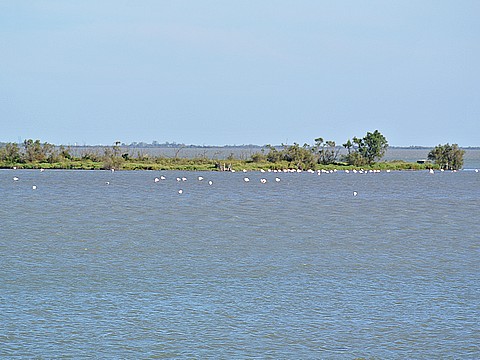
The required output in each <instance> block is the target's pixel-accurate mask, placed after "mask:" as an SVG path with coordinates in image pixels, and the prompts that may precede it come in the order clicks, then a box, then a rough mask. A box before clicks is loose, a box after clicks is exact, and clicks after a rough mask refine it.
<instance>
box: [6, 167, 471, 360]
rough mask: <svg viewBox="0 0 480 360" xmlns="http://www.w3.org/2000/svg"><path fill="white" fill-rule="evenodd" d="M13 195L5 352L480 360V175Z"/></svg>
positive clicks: (17, 187)
mask: <svg viewBox="0 0 480 360" xmlns="http://www.w3.org/2000/svg"><path fill="white" fill-rule="evenodd" d="M160 175H164V176H165V177H166V179H165V180H161V181H159V182H154V178H155V177H160ZM184 176H185V177H187V180H186V181H180V182H178V181H176V178H177V177H180V178H181V177H184ZM198 176H203V177H204V178H205V179H204V180H203V181H199V180H198V179H197V177H198ZM245 176H248V177H249V178H250V182H245V181H244V180H243V178H244V177H245ZM13 177H18V181H14V180H13ZM275 177H278V178H279V179H280V181H279V182H276V181H275ZM261 178H265V179H267V183H266V184H262V183H261V182H260V179H261ZM208 181H212V184H211V185H209V184H208ZM107 183H108V184H107ZM34 185H35V186H36V190H33V189H32V186H34ZM180 189H182V190H183V193H182V194H179V193H178V191H179V190H180ZM354 191H355V192H356V193H357V195H356V196H353V192H354ZM0 193H1V207H0V264H1V271H0V358H2V359H5V358H7V359H8V358H38V359H51V358H66V359H69V358H70V359H81V358H112V359H120V358H124V359H140V358H141V359H187V358H188V359H191V358H198V359H207V358H210V359H215V358H217V359H231V358H242V359H243V358H262V359H263V358H265V359H324V358H325V359H336V358H338V359H354V358H358V357H364V358H381V359H414V358H415V359H421V358H430V359H438V358H442V359H445V358H451V359H460V358H461V359H478V358H480V348H479V344H480V335H479V334H480V324H479V320H478V319H479V316H480V288H479V274H480V271H479V270H480V265H479V263H480V262H479V255H480V216H479V214H480V172H478V173H477V172H475V171H459V172H456V173H453V172H443V173H441V172H436V173H435V174H433V175H432V174H429V173H428V172H426V171H419V172H409V171H405V172H391V173H386V172H382V173H375V174H373V173H368V174H359V173H357V174H353V173H349V174H347V173H344V172H338V173H333V174H322V175H320V176H318V175H316V174H310V173H306V172H303V173H298V174H297V173H295V174H290V173H287V174H283V173H282V174H274V173H260V172H251V173H247V174H244V173H241V172H237V173H217V172H204V173H195V172H174V171H172V172H151V171H143V172H133V171H132V172H121V171H117V172H108V171H45V172H40V171H38V170H37V171H27V170H16V171H15V170H0Z"/></svg>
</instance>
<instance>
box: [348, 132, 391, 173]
mask: <svg viewBox="0 0 480 360" xmlns="http://www.w3.org/2000/svg"><path fill="white" fill-rule="evenodd" d="M352 141H353V142H352ZM352 141H350V140H348V141H347V142H346V143H345V144H343V146H344V147H345V148H347V150H348V154H347V155H346V156H345V161H346V162H347V163H349V164H351V165H357V166H362V165H372V164H373V163H375V162H376V161H377V160H380V159H381V158H382V157H383V156H384V155H385V152H386V151H387V148H388V141H387V139H386V138H385V136H383V135H382V134H381V133H380V132H379V131H378V130H375V131H374V132H373V133H371V132H367V135H365V137H363V138H361V139H360V138H357V137H354V138H353V139H352ZM352 149H353V151H352Z"/></svg>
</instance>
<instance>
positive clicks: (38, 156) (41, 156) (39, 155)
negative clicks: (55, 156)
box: [23, 139, 55, 162]
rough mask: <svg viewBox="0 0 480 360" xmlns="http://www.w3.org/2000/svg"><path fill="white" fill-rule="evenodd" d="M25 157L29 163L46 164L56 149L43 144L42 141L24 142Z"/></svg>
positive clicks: (50, 145)
mask: <svg viewBox="0 0 480 360" xmlns="http://www.w3.org/2000/svg"><path fill="white" fill-rule="evenodd" d="M23 148H24V151H25V152H24V157H25V161H27V162H34V161H38V162H45V161H47V159H48V158H49V157H50V155H51V154H52V153H53V152H54V151H55V147H54V146H53V145H52V144H49V143H47V142H45V143H43V144H41V143H40V140H35V141H33V140H32V139H28V140H25V141H24V142H23Z"/></svg>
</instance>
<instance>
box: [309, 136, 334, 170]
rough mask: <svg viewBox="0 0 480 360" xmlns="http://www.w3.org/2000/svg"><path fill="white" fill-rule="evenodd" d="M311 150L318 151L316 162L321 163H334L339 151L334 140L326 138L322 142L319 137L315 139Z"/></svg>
mask: <svg viewBox="0 0 480 360" xmlns="http://www.w3.org/2000/svg"><path fill="white" fill-rule="evenodd" d="M313 151H314V152H317V153H318V163H319V164H323V165H328V164H333V163H335V162H336V161H337V157H338V153H339V149H337V145H336V144H335V141H332V140H327V141H325V142H324V141H323V138H321V137H319V138H316V139H315V145H314V147H313Z"/></svg>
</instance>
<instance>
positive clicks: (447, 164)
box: [428, 143, 465, 170]
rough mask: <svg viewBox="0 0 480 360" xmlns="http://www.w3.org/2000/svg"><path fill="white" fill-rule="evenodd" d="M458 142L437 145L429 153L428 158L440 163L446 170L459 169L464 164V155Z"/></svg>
mask: <svg viewBox="0 0 480 360" xmlns="http://www.w3.org/2000/svg"><path fill="white" fill-rule="evenodd" d="M464 154H465V150H461V149H460V148H459V147H458V145H457V144H453V145H450V144H448V143H447V144H445V145H437V146H435V148H434V149H433V150H431V151H430V152H429V153H428V159H429V160H432V161H434V162H435V164H437V165H439V166H440V168H441V169H444V170H459V169H461V168H462V166H463V155H464Z"/></svg>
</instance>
